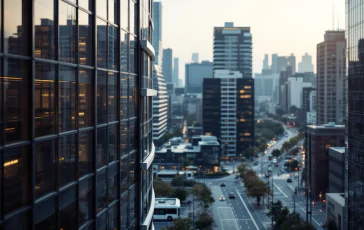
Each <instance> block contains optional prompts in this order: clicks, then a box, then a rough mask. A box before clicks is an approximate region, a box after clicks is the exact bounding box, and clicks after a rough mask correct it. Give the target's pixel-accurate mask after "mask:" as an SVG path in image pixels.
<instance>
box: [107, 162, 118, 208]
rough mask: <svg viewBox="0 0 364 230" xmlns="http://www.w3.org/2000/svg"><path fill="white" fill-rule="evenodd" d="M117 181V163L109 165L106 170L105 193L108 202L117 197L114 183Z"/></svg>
mask: <svg viewBox="0 0 364 230" xmlns="http://www.w3.org/2000/svg"><path fill="white" fill-rule="evenodd" d="M117 183H118V175H117V164H113V165H111V166H109V168H108V171H107V195H108V204H110V203H112V202H113V201H115V200H116V199H117V193H116V185H117Z"/></svg>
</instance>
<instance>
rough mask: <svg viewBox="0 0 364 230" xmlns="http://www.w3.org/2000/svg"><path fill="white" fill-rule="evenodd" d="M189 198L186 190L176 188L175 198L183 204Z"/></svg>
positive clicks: (174, 190) (174, 191)
mask: <svg viewBox="0 0 364 230" xmlns="http://www.w3.org/2000/svg"><path fill="white" fill-rule="evenodd" d="M187 196H188V192H187V190H186V189H184V188H175V189H173V197H176V198H178V199H180V200H181V202H183V201H185V200H186V198H187Z"/></svg>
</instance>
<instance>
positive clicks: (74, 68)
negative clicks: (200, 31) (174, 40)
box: [0, 0, 155, 230]
mask: <svg viewBox="0 0 364 230" xmlns="http://www.w3.org/2000/svg"><path fill="white" fill-rule="evenodd" d="M0 6H1V7H0V14H1V17H0V24H1V27H0V28H1V32H2V33H1V36H2V37H1V39H0V41H1V44H0V71H1V83H0V85H1V88H0V90H1V94H0V102H1V103H0V128H1V131H0V156H1V157H0V161H1V163H0V166H1V171H0V176H1V179H0V183H1V185H0V229H4V230H7V229H9V230H10V229H11V230H14V229H42V230H44V229H63V230H67V229H153V224H152V213H153V206H154V205H153V203H154V192H153V187H152V169H151V167H150V165H151V163H152V161H153V158H154V145H153V141H152V96H153V95H155V91H154V90H152V79H151V72H152V65H151V63H152V61H153V59H154V50H153V47H152V45H151V44H152V32H153V29H152V28H153V26H152V25H153V23H152V13H151V12H152V0H144V1H134V0H34V1H30V0H0Z"/></svg>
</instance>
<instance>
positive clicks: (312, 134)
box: [305, 124, 345, 200]
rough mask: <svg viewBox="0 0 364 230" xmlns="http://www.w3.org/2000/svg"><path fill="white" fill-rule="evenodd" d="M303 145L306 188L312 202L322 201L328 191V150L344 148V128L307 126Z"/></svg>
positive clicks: (336, 126) (338, 126) (332, 125)
mask: <svg viewBox="0 0 364 230" xmlns="http://www.w3.org/2000/svg"><path fill="white" fill-rule="evenodd" d="M305 145H306V148H305V149H306V159H305V161H306V162H305V167H306V173H307V177H306V178H307V181H306V186H308V187H309V188H310V190H311V198H312V199H313V200H320V199H321V200H323V199H325V194H326V193H327V192H328V191H329V149H330V147H332V146H335V147H344V146H345V126H344V125H335V124H327V125H324V126H316V125H307V126H306V135H305Z"/></svg>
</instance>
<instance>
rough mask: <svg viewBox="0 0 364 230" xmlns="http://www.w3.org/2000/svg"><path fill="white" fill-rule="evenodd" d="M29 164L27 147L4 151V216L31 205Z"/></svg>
mask: <svg viewBox="0 0 364 230" xmlns="http://www.w3.org/2000/svg"><path fill="white" fill-rule="evenodd" d="M29 162H30V157H29V152H28V147H27V146H24V147H20V148H14V149H9V150H7V151H4V165H3V167H4V191H3V196H4V197H3V199H4V203H3V207H4V208H3V210H4V214H8V213H10V212H12V211H14V210H16V209H19V208H22V207H24V206H26V205H28V204H29V197H30V194H29V182H30V177H29V176H30V174H29V169H30V168H29Z"/></svg>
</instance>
